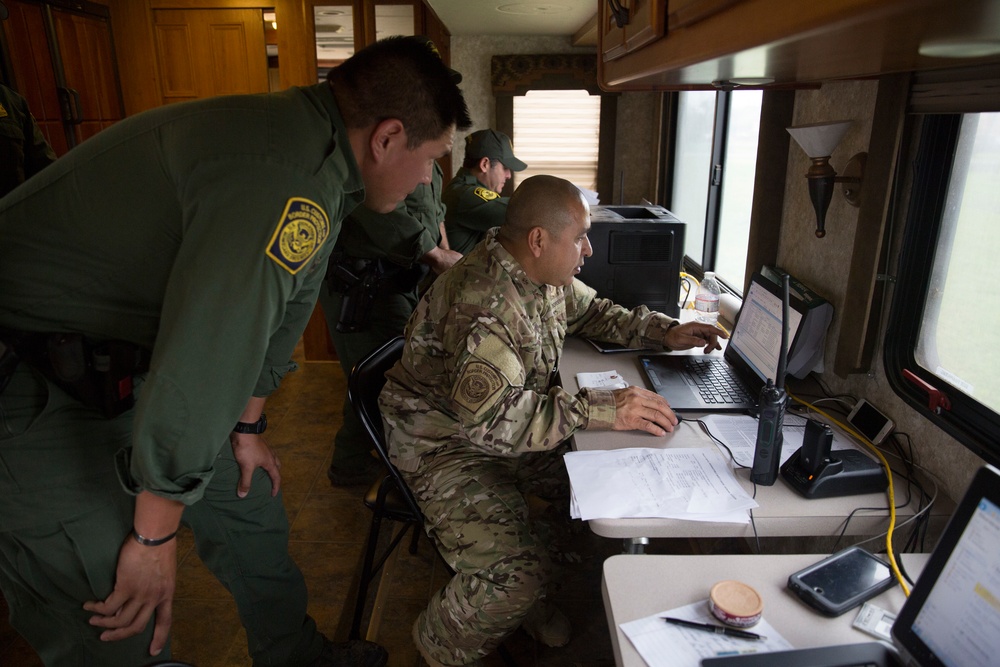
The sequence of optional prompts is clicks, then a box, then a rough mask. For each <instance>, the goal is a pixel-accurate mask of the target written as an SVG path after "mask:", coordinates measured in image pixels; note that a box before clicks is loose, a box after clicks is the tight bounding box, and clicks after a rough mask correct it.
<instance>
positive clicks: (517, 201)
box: [500, 174, 588, 241]
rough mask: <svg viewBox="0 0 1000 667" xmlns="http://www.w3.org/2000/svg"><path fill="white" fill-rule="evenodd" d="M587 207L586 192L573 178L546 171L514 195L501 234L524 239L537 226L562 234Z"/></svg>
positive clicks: (534, 177) (518, 188)
mask: <svg viewBox="0 0 1000 667" xmlns="http://www.w3.org/2000/svg"><path fill="white" fill-rule="evenodd" d="M587 208H588V207H587V202H586V199H585V198H584V196H583V193H582V192H580V189H579V188H578V187H576V186H575V185H573V184H572V183H570V182H569V181H567V180H565V179H562V178H558V177H556V176H548V175H544V174H543V175H539V176H532V177H531V178H528V179H526V180H525V181H524V182H523V183H521V184H520V185H518V186H517V189H516V190H514V194H513V195H511V198H510V202H509V203H508V204H507V216H506V218H505V219H504V223H503V225H501V227H500V236H501V238H504V239H507V240H510V241H516V240H520V239H523V238H525V237H526V236H527V234H528V233H529V232H530V231H531V230H532V229H533V228H535V227H541V228H542V229H544V230H546V231H547V232H549V233H550V234H552V235H554V236H558V235H559V233H560V232H562V231H563V230H564V229H565V228H566V227H568V226H569V225H570V224H572V223H573V222H574V220H576V219H577V218H578V217H579V215H580V211H581V210H586V209H587Z"/></svg>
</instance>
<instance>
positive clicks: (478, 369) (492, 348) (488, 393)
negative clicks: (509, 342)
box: [451, 336, 524, 417]
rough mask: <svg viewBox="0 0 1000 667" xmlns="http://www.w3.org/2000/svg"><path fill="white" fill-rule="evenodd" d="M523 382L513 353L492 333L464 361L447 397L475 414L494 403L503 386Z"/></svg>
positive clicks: (477, 414) (518, 362)
mask: <svg viewBox="0 0 1000 667" xmlns="http://www.w3.org/2000/svg"><path fill="white" fill-rule="evenodd" d="M523 382H524V373H523V370H522V369H521V363H520V360H519V359H518V358H517V356H516V355H515V354H514V352H513V351H512V350H511V349H510V348H508V347H507V346H506V345H504V344H503V341H501V340H500V339H499V338H497V337H496V336H488V337H487V338H486V339H484V340H483V341H482V342H481V343H480V344H479V345H478V346H477V347H476V349H475V351H474V352H473V353H472V357H471V358H470V359H469V361H468V362H467V363H466V364H465V368H463V369H462V374H461V375H460V376H459V377H458V380H457V382H455V386H454V388H453V389H452V395H451V397H452V400H453V401H455V404H456V405H458V407H460V408H462V409H464V410H468V411H469V412H470V413H471V414H472V415H473V416H474V417H478V416H479V415H481V414H482V413H484V412H485V411H486V410H488V409H489V408H491V407H492V406H493V405H494V404H495V403H496V401H497V400H498V399H499V398H500V397H501V396H502V395H503V393H504V390H506V389H507V387H510V386H512V385H517V384H523Z"/></svg>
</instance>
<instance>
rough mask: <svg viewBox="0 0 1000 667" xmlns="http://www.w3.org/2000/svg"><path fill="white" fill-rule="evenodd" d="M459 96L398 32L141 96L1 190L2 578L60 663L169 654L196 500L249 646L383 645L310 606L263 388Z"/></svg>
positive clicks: (201, 545)
mask: <svg viewBox="0 0 1000 667" xmlns="http://www.w3.org/2000/svg"><path fill="white" fill-rule="evenodd" d="M468 122H469V118H468V111H467V109H466V107H465V102H464V100H463V99H462V94H461V91H460V90H459V89H458V87H457V86H456V85H455V84H454V82H453V81H452V80H451V77H450V75H449V73H448V70H447V68H446V67H445V66H444V65H443V64H442V63H441V61H440V59H439V58H438V57H437V56H436V55H434V54H433V53H432V52H431V51H430V50H429V49H428V48H427V46H426V45H425V44H423V43H421V42H420V41H419V40H415V39H413V38H406V37H399V38H390V39H387V40H383V41H380V42H377V43H375V44H373V45H372V46H370V47H368V48H366V49H363V50H361V51H359V52H357V53H356V54H355V55H354V56H353V57H351V58H350V59H348V60H347V61H345V62H344V63H343V64H342V65H340V66H339V67H337V68H334V69H333V70H332V71H331V73H330V75H329V81H328V82H324V83H322V84H319V85H315V86H308V87H302V88H291V89H288V90H286V91H283V92H280V93H273V94H267V95H245V96H231V97H218V98H212V99H207V100H198V101H194V102H188V103H181V104H172V105H168V106H164V107H161V108H159V109H154V110H151V111H148V112H145V113H142V114H139V115H136V116H133V117H131V118H127V119H125V120H123V121H120V122H119V123H116V124H115V125H113V126H112V127H110V128H108V129H106V130H104V131H103V132H101V133H100V134H98V135H96V136H94V137H92V138H91V139H88V140H87V141H86V142H84V143H83V144H81V145H80V146H78V147H77V148H74V149H73V150H72V151H71V152H70V153H68V154H67V155H66V156H64V157H62V158H60V159H59V160H58V161H56V162H55V163H54V164H53V165H51V166H50V167H48V168H46V169H45V170H44V171H43V172H42V173H40V174H38V175H37V176H35V177H34V178H32V179H31V180H29V181H27V182H26V183H25V184H23V185H22V186H21V187H19V188H17V189H16V190H15V191H14V192H12V193H11V194H9V195H8V196H7V197H5V198H4V199H3V200H2V201H0V238H3V239H4V242H3V243H2V244H0V331H2V335H3V340H4V343H5V345H6V348H5V349H6V350H7V351H9V349H10V348H13V349H14V350H15V352H16V354H17V356H18V358H20V359H23V361H22V362H21V363H19V364H17V365H16V366H14V370H13V373H12V374H10V375H9V377H8V383H7V386H6V388H5V389H4V391H3V393H2V395H0V471H2V472H0V517H3V523H2V526H0V587H2V589H3V593H4V596H5V598H6V599H7V602H8V604H9V605H10V608H11V624H12V625H13V627H14V628H15V629H16V630H17V631H18V632H20V633H21V634H22V635H23V636H25V637H26V638H27V639H28V641H29V642H30V643H31V645H32V646H33V647H34V648H35V650H36V651H37V652H38V654H39V655H40V656H41V657H42V659H43V660H44V661H45V663H46V664H47V665H69V664H73V665H78V664H81V665H82V664H88V665H102V666H122V667H135V666H136V665H142V664H146V663H148V662H149V661H150V659H151V658H150V656H160V657H166V655H168V654H169V649H168V647H167V642H168V634H169V630H170V625H171V614H172V599H173V591H174V582H175V575H176V550H177V547H176V540H174V539H172V538H173V537H174V535H175V533H176V531H177V528H178V525H179V524H180V522H181V521H182V520H183V521H184V523H186V524H188V525H189V526H190V527H191V528H192V531H193V533H194V538H195V542H196V546H197V549H198V553H199V555H200V556H201V558H202V560H203V561H204V563H205V564H206V565H207V566H208V568H209V569H210V570H211V571H212V572H213V573H214V574H215V575H216V576H217V577H218V578H219V580H220V581H221V582H222V583H223V584H224V585H225V587H226V588H227V589H228V590H229V591H230V592H231V593H232V595H233V597H234V599H235V601H236V604H237V607H238V610H239V613H240V618H241V620H242V622H243V625H244V627H245V628H246V631H247V642H248V648H249V652H250V654H251V656H252V658H253V661H254V665H284V666H289V667H292V666H295V667H300V666H304V665H311V666H316V667H319V666H321V665H323V666H328V665H366V666H368V665H372V666H374V665H384V664H385V661H386V655H385V651H384V650H383V649H381V647H378V646H376V645H374V644H371V643H369V642H351V643H348V644H344V645H334V644H331V643H330V642H329V641H327V640H326V639H325V638H324V637H323V635H322V634H320V633H319V631H318V630H317V628H316V624H315V622H314V621H313V620H312V619H311V618H310V617H309V616H308V615H307V613H306V606H307V598H306V588H305V582H304V580H303V577H302V574H301V572H300V571H299V570H298V568H297V567H296V566H295V563H294V562H293V561H292V560H291V558H290V556H289V554H288V523H287V519H286V515H285V510H284V507H283V504H282V500H281V495H280V493H279V489H280V480H281V477H280V470H279V467H280V464H279V462H278V460H277V458H276V457H275V455H274V454H273V452H271V450H270V449H269V448H268V447H267V444H266V442H265V441H264V439H263V438H262V437H261V435H260V434H261V433H262V432H263V431H264V429H265V427H266V420H265V417H264V414H263V408H264V403H265V401H266V397H267V396H268V395H269V394H270V393H271V392H272V391H273V390H274V389H275V388H276V386H277V385H278V383H279V382H280V380H281V378H282V376H283V375H284V374H285V373H286V372H288V371H290V370H292V369H293V367H294V364H293V363H292V362H291V361H290V359H291V356H292V352H293V349H294V348H295V345H296V343H297V341H298V339H299V337H300V335H301V333H302V330H303V329H304V327H305V324H306V322H307V320H308V318H309V315H310V313H311V312H312V310H313V306H314V304H315V301H316V295H317V292H318V291H319V289H320V287H321V285H322V282H323V278H324V275H325V273H326V264H327V258H328V256H329V254H330V251H331V249H332V247H333V244H334V242H335V241H336V238H337V235H338V233H339V231H340V222H341V220H343V218H344V217H345V216H346V215H347V214H349V213H350V212H351V211H352V210H353V209H354V208H355V206H357V205H359V204H360V203H361V202H362V201H363V202H364V205H365V206H366V207H368V208H371V209H372V210H375V211H378V212H383V213H385V212H389V211H392V210H393V209H394V208H395V207H396V205H397V204H398V203H399V202H400V201H402V200H403V199H404V198H405V197H406V195H407V194H408V193H409V192H411V191H413V189H414V188H415V187H416V186H417V184H418V183H428V182H430V178H431V172H432V166H433V164H434V161H435V160H436V159H438V158H440V157H441V156H442V155H445V154H447V153H448V152H449V151H450V150H451V144H452V141H453V138H454V132H455V128H456V126H459V125H462V124H465V123H468ZM8 356H9V355H8ZM10 368H11V364H0V369H7V371H9V369H10ZM133 395H134V396H135V399H136V404H135V407H134V408H131V409H130V408H129V404H130V402H131V400H132V397H133Z"/></svg>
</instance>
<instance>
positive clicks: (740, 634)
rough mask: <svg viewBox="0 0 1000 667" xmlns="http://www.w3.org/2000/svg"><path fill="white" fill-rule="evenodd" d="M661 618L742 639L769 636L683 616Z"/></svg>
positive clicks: (671, 622) (674, 623)
mask: <svg viewBox="0 0 1000 667" xmlns="http://www.w3.org/2000/svg"><path fill="white" fill-rule="evenodd" d="M660 618H662V619H663V620H664V621H666V622H667V623H670V624H672V625H680V626H683V627H685V628H693V629H695V630H704V631H705V632H714V633H715V634H717V635H726V636H727V637H739V638H740V639H767V637H763V636H761V635H758V634H755V633H753V632H747V631H746V630H734V629H733V628H724V627H722V626H721V625H712V624H711V623H696V622H694V621H685V620H684V619H682V618H670V617H669V616H661V617H660Z"/></svg>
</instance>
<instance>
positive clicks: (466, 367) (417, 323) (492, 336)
mask: <svg viewBox="0 0 1000 667" xmlns="http://www.w3.org/2000/svg"><path fill="white" fill-rule="evenodd" d="M674 322H675V320H673V319H672V318H670V317H667V316H666V315H663V314H662V313H653V312H650V311H649V310H648V309H647V308H646V307H645V306H640V307H639V308H636V309H635V310H632V311H630V310H627V309H625V308H623V307H621V306H618V305H616V304H614V303H612V302H611V301H609V300H607V299H601V298H597V296H596V293H595V292H594V290H593V289H591V288H589V287H587V286H586V285H584V284H583V283H582V282H580V281H579V280H574V281H573V283H572V285H571V286H569V287H554V286H551V285H537V284H536V283H534V282H532V281H531V280H530V279H529V278H528V276H527V275H526V274H525V272H524V269H522V268H521V266H520V265H519V264H518V263H517V262H516V261H515V260H514V258H513V257H512V256H511V255H510V254H509V253H508V252H507V251H506V250H505V249H504V248H503V246H502V245H500V243H499V242H498V241H497V239H496V230H492V231H490V232H489V233H488V234H487V237H486V241H485V242H484V243H482V244H480V245H479V246H477V247H476V248H475V250H473V251H472V253H470V254H469V255H467V256H466V257H465V258H464V259H463V260H462V261H460V262H459V263H458V264H456V265H455V266H454V267H452V268H451V269H450V270H449V271H447V272H446V273H444V274H442V275H441V276H440V277H439V278H438V280H437V281H436V282H435V283H434V285H433V287H431V289H430V290H429V291H428V292H427V294H425V295H424V297H423V298H422V299H421V300H420V303H419V304H418V306H417V309H416V311H414V314H413V316H412V317H411V318H410V322H409V324H408V325H407V330H406V337H407V342H406V346H405V348H404V350H403V357H402V359H401V360H400V362H399V363H397V364H396V365H395V366H394V367H393V368H392V369H391V370H390V371H389V372H388V373H387V374H386V378H387V382H386V386H385V388H384V389H383V391H382V394H381V396H380V400H379V404H380V406H381V409H382V414H383V417H384V419H385V423H386V427H387V428H386V434H387V436H388V440H389V451H390V455H391V456H392V458H393V461H394V462H395V463H396V465H397V466H399V468H400V469H401V470H407V471H414V470H417V468H418V466H419V457H420V456H421V455H423V454H426V453H428V452H430V451H432V450H434V449H436V448H438V447H441V446H442V445H445V444H447V443H451V444H455V443H456V442H462V443H466V444H467V445H468V446H469V447H470V448H473V449H476V450H479V451H482V452H485V453H487V454H492V455H496V456H517V455H519V454H522V453H525V452H537V451H544V450H550V449H554V448H555V447H557V446H558V445H559V444H560V443H561V442H563V441H565V440H566V439H567V438H568V437H570V436H571V435H573V433H575V432H576V431H577V430H579V429H585V428H606V429H609V428H611V426H612V425H613V424H614V421H615V401H614V395H613V394H612V392H611V391H608V390H592V389H584V390H582V391H580V392H579V393H576V394H574V393H571V392H569V391H567V390H566V389H564V388H562V387H560V386H559V385H558V382H557V378H556V374H557V369H558V365H559V357H560V355H561V354H562V349H563V342H564V341H565V339H566V336H567V335H581V336H588V337H591V338H594V339H596V340H602V341H608V342H616V343H621V344H624V345H629V346H631V347H640V346H650V347H662V341H663V338H664V336H665V335H666V331H667V329H668V328H669V327H670V326H671V325H672V324H673V323H674Z"/></svg>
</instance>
